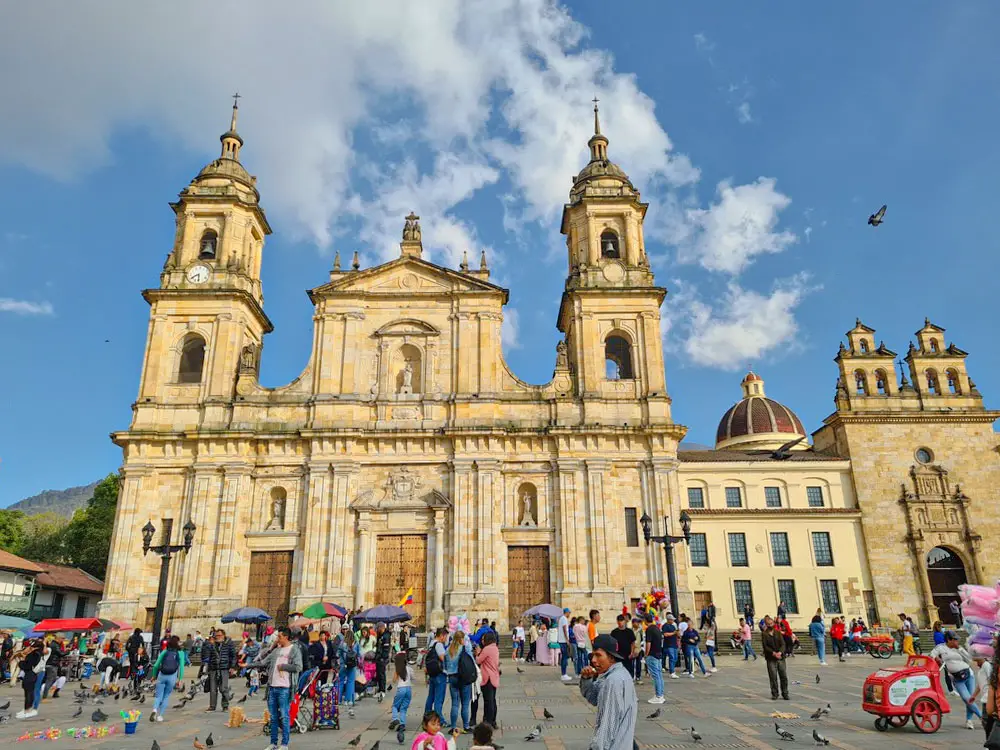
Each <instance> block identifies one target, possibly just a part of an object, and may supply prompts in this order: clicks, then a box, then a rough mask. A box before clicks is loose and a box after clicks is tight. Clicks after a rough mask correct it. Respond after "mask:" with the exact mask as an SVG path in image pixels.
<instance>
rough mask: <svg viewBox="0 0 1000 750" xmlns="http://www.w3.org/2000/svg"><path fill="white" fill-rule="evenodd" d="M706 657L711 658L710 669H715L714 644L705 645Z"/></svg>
mask: <svg viewBox="0 0 1000 750" xmlns="http://www.w3.org/2000/svg"><path fill="white" fill-rule="evenodd" d="M705 648H706V649H707V650H708V658H709V659H711V660H712V669H715V646H706V647H705Z"/></svg>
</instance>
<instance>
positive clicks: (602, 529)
mask: <svg viewBox="0 0 1000 750" xmlns="http://www.w3.org/2000/svg"><path fill="white" fill-rule="evenodd" d="M584 463H585V465H586V469H587V497H588V500H589V502H588V506H589V507H588V510H589V513H588V514H587V520H586V526H587V531H588V534H587V541H588V544H589V547H590V550H589V551H590V574H591V587H592V588H594V589H601V588H607V587H608V586H609V585H610V581H609V578H608V552H609V550H608V539H607V526H606V524H607V523H608V522H609V519H608V518H607V517H606V515H605V507H604V475H605V472H606V471H608V470H609V469H610V468H611V462H610V461H607V460H604V459H591V458H588V459H587V460H586V461H585V462H584ZM612 522H613V521H612Z"/></svg>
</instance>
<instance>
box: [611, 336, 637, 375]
mask: <svg viewBox="0 0 1000 750" xmlns="http://www.w3.org/2000/svg"><path fill="white" fill-rule="evenodd" d="M604 359H605V375H606V376H607V379H608V380H633V379H634V378H635V371H634V370H633V369H632V347H631V346H630V345H629V343H628V341H626V340H625V339H624V338H623V337H621V336H618V335H617V334H612V335H611V336H608V337H607V339H605V340H604Z"/></svg>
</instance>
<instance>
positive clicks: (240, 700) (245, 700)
mask: <svg viewBox="0 0 1000 750" xmlns="http://www.w3.org/2000/svg"><path fill="white" fill-rule="evenodd" d="M249 697H250V693H247V694H246V695H244V696H243V697H242V698H240V699H239V700H238V701H236V702H237V703H246V702H247V698H249Z"/></svg>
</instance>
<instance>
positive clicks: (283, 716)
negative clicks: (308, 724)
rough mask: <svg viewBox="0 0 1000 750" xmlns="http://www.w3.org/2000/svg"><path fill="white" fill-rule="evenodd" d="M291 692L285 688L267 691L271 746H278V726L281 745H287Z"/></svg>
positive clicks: (274, 688) (272, 688) (270, 688)
mask: <svg viewBox="0 0 1000 750" xmlns="http://www.w3.org/2000/svg"><path fill="white" fill-rule="evenodd" d="M290 699H291V690H290V689H289V688H286V687H269V688H268V689H267V710H268V713H270V714H271V744H272V745H277V744H278V725H279V724H280V725H281V744H282V745H285V746H287V745H288V703H289V701H290Z"/></svg>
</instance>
